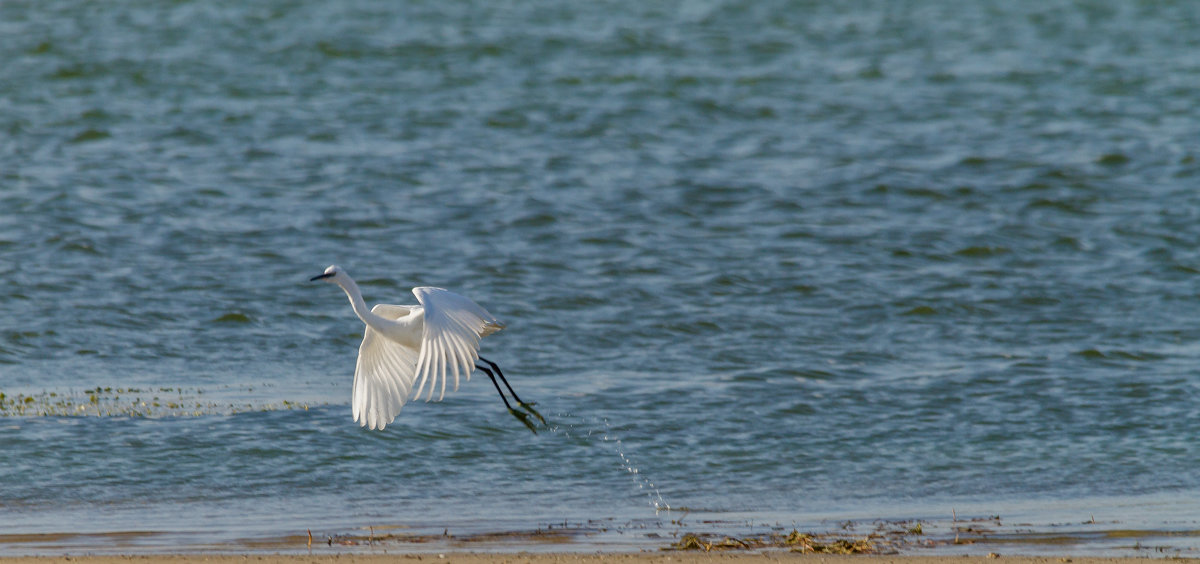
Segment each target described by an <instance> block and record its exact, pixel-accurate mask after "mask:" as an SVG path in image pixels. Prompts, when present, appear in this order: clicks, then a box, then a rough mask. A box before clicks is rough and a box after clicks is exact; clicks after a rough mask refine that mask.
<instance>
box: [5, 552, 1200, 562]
mask: <svg viewBox="0 0 1200 564" xmlns="http://www.w3.org/2000/svg"><path fill="white" fill-rule="evenodd" d="M863 559H869V560H870V561H871V562H872V563H875V564H951V563H954V564H966V563H972V564H975V563H979V564H983V563H987V564H991V563H994V562H997V561H1000V560H1003V561H1004V562H1007V563H1009V564H1067V563H1069V564H1135V563H1139V562H1145V561H1146V558H1145V557H1096V556H1085V557H1074V556H1004V555H1001V554H996V555H984V556H949V555H944V556H942V555H938V556H925V555H900V556H897V555H889V556H846V555H826V554H801V553H793V552H785V551H762V552H738V553H728V552H721V553H712V552H707V553H706V552H686V553H679V552H635V553H599V554H598V553H587V554H577V553H530V552H517V553H497V552H448V553H437V554H337V555H317V554H314V555H308V554H303V555H299V554H292V555H288V554H266V555H253V554H216V555H214V554H164V555H113V556H93V555H85V556H16V557H0V563H4V564H44V563H47V562H66V561H69V562H84V563H87V564H119V563H128V562H146V561H152V562H167V563H171V564H192V563H201V562H203V563H209V564H213V563H215V564H225V563H233V562H246V561H248V560H253V561H255V562H258V563H260V564H292V563H317V562H338V563H342V564H382V563H385V562H410V563H416V562H422V563H424V562H433V563H436V564H618V563H619V564H678V563H680V562H718V563H728V564H743V563H764V562H798V563H804V564H809V563H811V564H850V563H852V562H861V561H862V560H863ZM1181 560H1185V561H1188V562H1200V560H1197V559H1195V558H1187V559H1181Z"/></svg>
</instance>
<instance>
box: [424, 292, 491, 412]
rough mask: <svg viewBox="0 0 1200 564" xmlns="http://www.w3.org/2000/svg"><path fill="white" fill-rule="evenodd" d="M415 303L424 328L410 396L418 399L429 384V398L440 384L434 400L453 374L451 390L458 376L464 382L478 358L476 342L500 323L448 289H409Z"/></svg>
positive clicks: (483, 310) (444, 390)
mask: <svg viewBox="0 0 1200 564" xmlns="http://www.w3.org/2000/svg"><path fill="white" fill-rule="evenodd" d="M413 294H415V295H416V296H417V301H419V302H421V305H422V306H424V307H425V329H424V336H423V338H422V339H421V352H420V354H418V355H417V361H416V371H415V374H416V375H418V376H420V379H421V381H420V383H419V384H418V385H417V391H416V393H415V394H413V397H419V396H420V395H421V392H422V391H423V390H424V389H425V382H426V380H428V381H429V396H428V397H427V398H425V401H429V400H430V399H433V389H434V388H435V387H438V385H439V384H440V385H441V391H440V393H439V394H438V401H441V399H442V398H443V397H445V395H446V380H448V379H449V376H450V373H453V374H454V389H455V390H458V377H459V374H460V373H461V374H462V375H464V376H465V377H466V378H467V379H468V380H470V379H471V371H472V370H474V369H475V360H476V359H478V358H479V339H481V338H483V337H486V336H487V335H490V334H492V333H495V332H496V331H499V330H500V329H503V328H504V324H503V323H501V322H500V321H499V320H497V319H496V318H495V317H494V316H493V315H492V314H490V313H488V312H487V310H485V309H483V308H482V307H480V306H479V304H476V303H475V302H473V301H471V300H470V299H467V298H466V297H464V296H460V295H458V294H455V293H454V292H451V291H449V290H443V289H442V288H432V287H427V286H425V287H419V288H413Z"/></svg>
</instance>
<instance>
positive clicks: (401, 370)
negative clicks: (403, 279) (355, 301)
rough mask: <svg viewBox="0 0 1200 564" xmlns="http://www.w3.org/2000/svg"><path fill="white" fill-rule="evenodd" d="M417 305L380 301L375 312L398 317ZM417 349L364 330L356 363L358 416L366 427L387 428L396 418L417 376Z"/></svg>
mask: <svg viewBox="0 0 1200 564" xmlns="http://www.w3.org/2000/svg"><path fill="white" fill-rule="evenodd" d="M412 309H419V308H417V306H394V305H387V304H379V305H376V306H375V307H374V308H372V309H371V312H372V313H374V314H375V315H378V316H380V317H384V318H387V319H391V320H395V319H399V318H401V317H404V316H406V315H408V314H409V313H411V310H412ZM416 364H417V351H416V349H413V348H410V347H406V346H404V345H401V344H399V343H397V342H395V341H392V340H391V339H388V338H387V337H384V336H383V335H381V334H379V332H378V331H375V330H374V329H371V327H370V326H368V327H367V328H366V330H365V331H364V332H363V340H362V344H361V345H359V347H358V364H357V365H355V367H354V393H353V395H352V401H351V403H352V405H353V408H354V420H355V421H357V422H358V424H359V425H361V426H363V427H369V428H371V429H383V428H384V427H386V426H387V425H388V423H391V422H392V421H394V420H395V419H396V415H397V414H398V413H400V408H402V407H404V403H405V402H406V401H408V398H409V393H410V392H411V391H412V385H413V381H414V380H416V371H415V368H416Z"/></svg>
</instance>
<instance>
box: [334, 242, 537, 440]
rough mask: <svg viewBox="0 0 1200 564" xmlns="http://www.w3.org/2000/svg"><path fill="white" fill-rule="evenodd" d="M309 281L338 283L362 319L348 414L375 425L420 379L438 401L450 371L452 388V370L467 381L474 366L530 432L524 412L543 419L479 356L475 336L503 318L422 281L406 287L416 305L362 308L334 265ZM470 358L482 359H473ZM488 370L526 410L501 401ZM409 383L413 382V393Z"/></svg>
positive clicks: (392, 413)
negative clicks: (364, 327)
mask: <svg viewBox="0 0 1200 564" xmlns="http://www.w3.org/2000/svg"><path fill="white" fill-rule="evenodd" d="M317 280H324V281H326V282H332V283H334V284H337V285H338V286H340V287H341V288H342V290H343V291H345V292H346V295H347V296H348V297H349V298H350V305H351V307H353V308H354V313H355V314H357V315H358V318H359V319H361V320H362V321H363V323H366V324H367V328H366V329H365V330H363V340H362V344H361V345H359V347H358V364H357V365H356V366H355V367H354V393H353V396H352V399H351V403H352V405H353V411H354V420H355V421H357V422H358V424H359V425H361V426H363V427H370V428H371V429H383V428H384V427H386V426H387V424H388V423H391V422H392V421H394V420H395V419H396V414H398V413H400V408H401V407H403V406H404V404H405V402H407V401H408V400H409V399H410V398H418V397H420V396H421V392H422V391H423V390H424V389H425V384H426V383H428V384H429V395H428V397H426V398H425V401H429V400H430V399H433V390H434V388H437V387H439V385H440V387H441V389H440V390H439V392H438V401H441V400H442V398H443V397H445V395H446V381H447V380H448V379H449V377H450V375H451V374H453V376H454V389H455V390H458V377H459V375H460V374H461V375H464V376H466V378H467V380H470V379H471V371H472V370H473V369H475V368H478V369H480V370H482V371H483V372H484V373H486V374H487V375H488V378H491V379H492V384H494V385H495V386H496V391H497V392H499V393H500V399H502V400H504V406H505V407H507V408H508V412H509V413H511V414H513V416H515V417H516V418H517V419H520V420H521V422H522V423H524V424H525V426H526V427H529V430H531V431H533V432H534V433H536V432H537V429H535V428H534V426H533V422H532V421H530V420H529V415H533V416H534V417H537V418H538V420H539V421H541V422H542V423H543V424H544V423H545V422H546V420H545V419H543V418H542V416H541V415H540V414H539V413H538V412H537V411H535V410H534V409H533V407H531V406H532V405H533V404H532V403H525V402H522V401H521V398H519V397H517V393H516V392H514V391H513V389H512V386H510V385H509V384H508V380H506V379H505V378H504V374H503V373H501V372H500V367H499V366H496V363H494V362H492V361H490V360H487V359H486V358H482V357H480V356H479V339H481V338H483V337H486V336H488V335H491V334H492V333H495V332H496V331H499V330H501V329H503V328H504V324H503V323H501V322H500V321H499V320H497V319H496V318H495V317H494V316H493V315H492V314H490V313H488V311H487V310H485V309H483V308H482V307H480V306H479V305H478V304H476V303H475V302H473V301H471V300H469V299H467V298H465V297H463V296H460V295H458V294H455V293H454V292H451V291H449V290H444V289H442V288H433V287H427V286H426V287H419V288H413V290H412V291H413V294H415V295H416V296H417V301H418V302H420V303H421V305H387V304H376V305H375V307H373V308H371V310H370V311H367V304H366V303H365V302H363V297H362V291H360V290H359V289H358V284H355V283H354V279H352V278H350V275H348V274H346V271H344V270H342V269H341V268H340V267H338V266H337V265H333V266H330V267H329V268H326V269H325V272H324V273H323V274H321V275H319V276H314V277H312V279H311V281H314V282H315V281H317ZM477 360H478V361H480V362H483V363H486V364H487V366H484V365H482V364H476V361H477ZM493 371H494V373H493ZM496 376H499V377H500V381H502V382H504V386H505V387H506V388H508V393H510V394H512V397H513V400H515V401H516V402H517V407H519V408H521V409H523V410H525V412H528V413H525V412H522V411H517V410H515V409H513V408H512V406H511V405H509V403H508V398H506V397H504V392H503V391H502V390H501V389H500V384H499V383H497V382H496ZM418 377H420V382H419V383H418V382H417V378H418ZM414 383H416V384H417V387H416V391H415V392H414V391H413V384H414Z"/></svg>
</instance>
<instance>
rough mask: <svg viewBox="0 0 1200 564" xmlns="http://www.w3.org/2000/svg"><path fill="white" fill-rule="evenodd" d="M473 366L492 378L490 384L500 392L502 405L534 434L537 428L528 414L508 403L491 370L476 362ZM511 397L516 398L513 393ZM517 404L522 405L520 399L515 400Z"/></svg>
mask: <svg viewBox="0 0 1200 564" xmlns="http://www.w3.org/2000/svg"><path fill="white" fill-rule="evenodd" d="M475 368H478V369H480V370H482V371H483V373H484V374H487V375H488V378H491V379H492V385H493V386H496V393H498V394H500V399H501V400H503V401H504V407H507V408H508V412H509V413H511V414H512V416H513V417H516V418H517V419H520V420H521V423H524V424H525V426H526V427H529V430H530V431H533V434H535V435H536V434H537V429H536V428H534V426H533V422H532V421H530V420H529V416H528V415H526V414H524V413H521V412H520V411H517V410H515V409H513V408H512V406H511V405H509V404H508V398H506V397H504V392H503V391H501V390H500V384H499V383H498V382H496V376H495V375H493V374H492V371H491V370H488V369H487V368H485V367H483V366H480V365H478V364H476V365H475ZM497 372H498V371H497ZM507 384H508V382H505V385H507ZM513 398H516V395H515V394H514V395H513ZM517 405H518V406H520V405H522V404H521V401H520V400H517Z"/></svg>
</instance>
